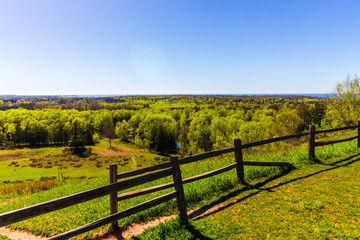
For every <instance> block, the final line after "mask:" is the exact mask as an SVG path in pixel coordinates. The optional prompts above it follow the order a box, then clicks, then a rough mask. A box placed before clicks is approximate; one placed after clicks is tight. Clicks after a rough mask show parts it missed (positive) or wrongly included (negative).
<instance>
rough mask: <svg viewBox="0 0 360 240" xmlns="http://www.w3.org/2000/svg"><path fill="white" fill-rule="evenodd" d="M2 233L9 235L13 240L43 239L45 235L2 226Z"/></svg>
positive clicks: (0, 231)
mask: <svg viewBox="0 0 360 240" xmlns="http://www.w3.org/2000/svg"><path fill="white" fill-rule="evenodd" d="M0 234H1V235H4V236H7V237H8V238H10V239H12V240H42V239H45V237H41V236H36V235H34V234H31V233H29V232H25V231H20V230H11V229H8V228H4V227H0Z"/></svg>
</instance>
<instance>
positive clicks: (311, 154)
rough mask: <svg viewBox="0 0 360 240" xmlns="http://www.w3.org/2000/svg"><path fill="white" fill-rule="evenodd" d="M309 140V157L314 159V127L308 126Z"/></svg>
mask: <svg viewBox="0 0 360 240" xmlns="http://www.w3.org/2000/svg"><path fill="white" fill-rule="evenodd" d="M309 131H310V138H309V157H310V158H315V126H314V125H310V127H309Z"/></svg>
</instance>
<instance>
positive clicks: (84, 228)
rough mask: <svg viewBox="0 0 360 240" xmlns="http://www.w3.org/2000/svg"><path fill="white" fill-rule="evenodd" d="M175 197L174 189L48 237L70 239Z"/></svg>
mask: <svg viewBox="0 0 360 240" xmlns="http://www.w3.org/2000/svg"><path fill="white" fill-rule="evenodd" d="M175 197H176V192H175V191H174V192H171V193H168V194H165V195H163V196H160V197H157V198H154V199H152V200H149V201H147V202H144V203H141V204H139V205H136V206H134V207H131V208H128V209H126V210H124V211H121V212H119V213H116V214H113V215H110V216H108V217H106V218H103V219H100V220H97V221H95V222H92V223H90V224H87V225H84V226H82V227H79V228H76V229H73V230H71V231H69V232H66V233H62V234H59V235H56V236H53V237H50V238H48V240H62V239H68V238H71V237H74V236H76V235H79V234H81V233H85V232H88V231H90V230H93V229H95V228H98V227H101V226H103V225H105V224H108V223H111V222H113V221H114V220H118V219H121V218H125V217H128V216H131V215H133V214H135V213H138V212H141V211H144V210H146V209H149V208H152V207H154V206H156V205H159V204H161V203H164V202H167V201H169V200H171V199H173V198H175Z"/></svg>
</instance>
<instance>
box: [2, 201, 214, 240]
mask: <svg viewBox="0 0 360 240" xmlns="http://www.w3.org/2000/svg"><path fill="white" fill-rule="evenodd" d="M218 208H219V206H214V207H209V208H199V209H196V210H193V211H189V214H188V216H189V219H194V218H197V217H201V216H202V215H204V214H209V213H211V212H213V211H216V210H217V209H218ZM176 217H177V215H176V214H174V215H171V216H165V217H162V218H159V219H155V220H153V221H150V222H147V223H134V224H132V225H130V226H129V227H128V228H127V229H125V230H123V231H120V230H119V231H115V232H111V233H106V234H104V235H102V236H99V237H96V238H94V239H93V240H119V239H128V238H131V237H132V236H137V235H140V234H141V233H142V232H143V231H144V230H145V229H146V228H148V227H155V226H156V225H158V224H160V223H164V222H166V221H169V220H171V219H173V218H176ZM0 235H4V236H7V237H9V238H10V239H12V240H43V239H46V238H45V237H41V236H36V235H33V234H31V233H29V232H25V231H20V230H11V229H8V228H4V227H0Z"/></svg>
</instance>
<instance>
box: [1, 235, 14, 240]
mask: <svg viewBox="0 0 360 240" xmlns="http://www.w3.org/2000/svg"><path fill="white" fill-rule="evenodd" d="M0 240H11V239H10V238H8V237H7V236H4V235H0Z"/></svg>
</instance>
